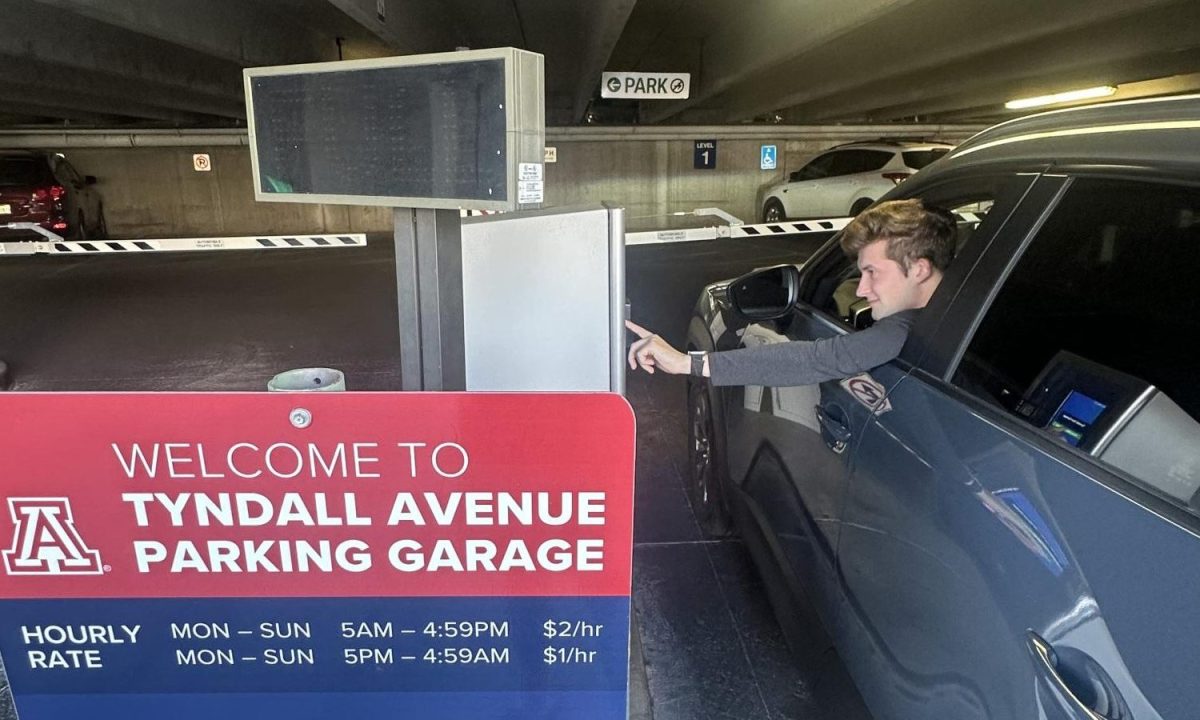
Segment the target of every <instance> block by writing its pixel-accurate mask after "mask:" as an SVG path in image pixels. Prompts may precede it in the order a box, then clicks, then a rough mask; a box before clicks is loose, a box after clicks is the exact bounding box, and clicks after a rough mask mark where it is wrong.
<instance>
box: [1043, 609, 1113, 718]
mask: <svg viewBox="0 0 1200 720" xmlns="http://www.w3.org/2000/svg"><path fill="white" fill-rule="evenodd" d="M1026 648H1027V649H1028V650H1029V655H1030V657H1031V658H1032V659H1033V671H1034V674H1035V675H1037V676H1038V678H1039V679H1040V680H1042V681H1043V682H1044V683H1045V684H1046V685H1048V686H1049V688H1050V690H1051V691H1052V692H1053V693H1054V696H1055V699H1056V700H1057V701H1058V703H1059V705H1060V706H1061V707H1062V709H1063V710H1065V711H1067V713H1068V715H1069V716H1070V717H1071V718H1078V720H1132V718H1133V714H1132V713H1131V712H1130V710H1129V706H1128V705H1126V704H1125V700H1124V699H1123V698H1122V697H1121V694H1120V692H1119V691H1118V690H1117V686H1116V683H1114V682H1113V680H1112V678H1111V677H1109V675H1108V673H1106V672H1104V670H1103V668H1101V667H1100V665H1099V663H1097V662H1096V661H1095V660H1093V659H1092V658H1091V657H1090V656H1088V655H1086V654H1085V653H1083V652H1081V651H1079V650H1075V649H1074V648H1064V649H1063V650H1062V651H1056V650H1055V649H1054V646H1053V645H1051V644H1050V643H1048V642H1046V641H1045V639H1043V638H1042V636H1041V635H1038V634H1037V633H1036V632H1034V631H1033V630H1029V631H1028V633H1027V634H1026ZM1068 651H1069V653H1070V658H1069V660H1070V662H1067V660H1068V658H1067V657H1064V656H1065V655H1066V654H1067V653H1068ZM1075 686H1079V687H1082V688H1083V689H1084V690H1085V691H1086V693H1087V697H1086V698H1085V697H1082V696H1081V694H1080V693H1079V692H1077V691H1076V690H1075V689H1074V687H1075Z"/></svg>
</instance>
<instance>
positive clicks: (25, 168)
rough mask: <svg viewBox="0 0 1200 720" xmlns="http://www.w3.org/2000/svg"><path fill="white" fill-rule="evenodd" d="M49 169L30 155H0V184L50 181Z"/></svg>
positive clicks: (43, 182) (33, 183)
mask: <svg viewBox="0 0 1200 720" xmlns="http://www.w3.org/2000/svg"><path fill="white" fill-rule="evenodd" d="M51 181H52V178H51V177H50V173H49V169H48V168H47V167H46V163H45V162H43V161H42V160H41V159H40V158H37V157H33V156H30V155H0V186H8V187H12V186H26V185H42V184H45V183H47V182H51Z"/></svg>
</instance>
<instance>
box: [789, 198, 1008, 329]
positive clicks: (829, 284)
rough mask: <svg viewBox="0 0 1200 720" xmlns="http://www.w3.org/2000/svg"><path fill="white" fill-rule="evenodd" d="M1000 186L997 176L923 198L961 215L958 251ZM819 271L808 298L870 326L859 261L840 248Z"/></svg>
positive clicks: (851, 323)
mask: <svg viewBox="0 0 1200 720" xmlns="http://www.w3.org/2000/svg"><path fill="white" fill-rule="evenodd" d="M1001 187H1002V181H1001V180H999V179H998V180H995V181H988V182H977V183H976V184H974V185H970V186H967V187H966V188H964V189H962V190H954V189H949V190H947V189H942V190H935V191H932V192H930V193H929V195H928V197H925V198H924V199H925V200H926V201H927V202H929V203H932V204H934V205H938V206H941V207H945V208H946V209H948V210H951V211H952V212H954V213H955V214H956V215H957V216H958V219H959V222H958V236H957V238H956V248H957V250H956V254H957V251H961V250H962V248H963V247H965V246H966V244H967V242H968V241H969V240H970V238H971V237H972V236H973V235H974V234H975V230H976V229H977V228H978V227H979V226H980V224H982V223H983V221H984V220H985V219H986V218H987V217H988V213H989V211H990V210H991V209H992V206H993V203H994V201H995V198H996V196H997V194H998V193H999V192H1000V189H1001ZM818 272H819V276H818V277H816V278H815V280H814V281H812V282H811V284H810V285H808V287H810V288H812V291H811V294H810V295H808V296H807V297H806V298H805V299H806V300H807V301H808V302H809V303H811V304H812V305H813V306H815V307H817V308H818V309H820V310H823V311H825V312H826V313H828V314H830V315H832V316H833V317H836V318H837V319H838V320H840V321H841V322H842V323H843V324H844V325H846V326H847V327H850V328H853V329H862V328H864V327H868V326H869V325H870V324H871V323H872V318H871V310H870V307H869V306H868V305H867V303H866V302H865V301H864V300H862V299H861V298H859V297H858V296H857V295H856V294H855V293H856V291H857V289H858V280H859V278H860V277H861V275H862V273H860V272H859V270H858V264H857V263H856V262H855V261H854V260H852V259H850V258H847V257H845V256H844V255H842V254H841V253H840V252H835V253H834V254H832V255H831V256H830V257H828V258H827V259H826V262H825V263H824V264H823V265H822V266H821V267H819V268H818Z"/></svg>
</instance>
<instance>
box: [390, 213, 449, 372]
mask: <svg viewBox="0 0 1200 720" xmlns="http://www.w3.org/2000/svg"><path fill="white" fill-rule="evenodd" d="M395 243H396V295H397V298H396V299H397V306H398V310H399V320H400V373H401V388H402V389H404V390H465V389H466V386H467V381H466V361H465V352H464V339H463V301H462V298H463V279H462V228H461V219H460V216H459V213H458V211H457V210H427V209H414V208H396V209H395Z"/></svg>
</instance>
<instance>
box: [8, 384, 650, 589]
mask: <svg viewBox="0 0 1200 720" xmlns="http://www.w3.org/2000/svg"><path fill="white" fill-rule="evenodd" d="M4 408H5V411H4V413H3V416H2V418H0V438H2V440H0V444H2V446H3V447H2V448H0V486H2V487H3V489H4V493H5V497H6V507H4V508H2V509H0V547H2V548H3V549H2V550H0V554H2V557H3V567H2V568H0V571H2V572H4V573H5V574H6V575H7V579H6V580H5V581H4V582H3V583H0V597H3V598H54V597H57V598H71V597H92V598H103V597H251V596H269V597H286V596H297V597H300V596H303V597H353V596H372V597H378V596H386V595H399V596H436V595H458V596H466V595H589V596H600V595H627V594H628V592H629V584H630V547H631V532H632V530H631V528H632V525H631V522H632V520H631V506H632V498H631V494H632V473H633V443H632V438H633V417H632V413H631V411H630V409H629V406H628V405H627V404H626V403H625V402H624V400H623V399H622V398H620V397H619V396H615V395H607V394H581V395H559V394H526V395H503V394H454V393H446V394H408V395H396V394H386V393H313V394H303V395H300V394H286V393H277V394H233V395H230V394H131V395H120V396H114V395H104V394H85V395H65V394H46V395H39V394H28V395H9V396H6V397H5V398H4Z"/></svg>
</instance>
